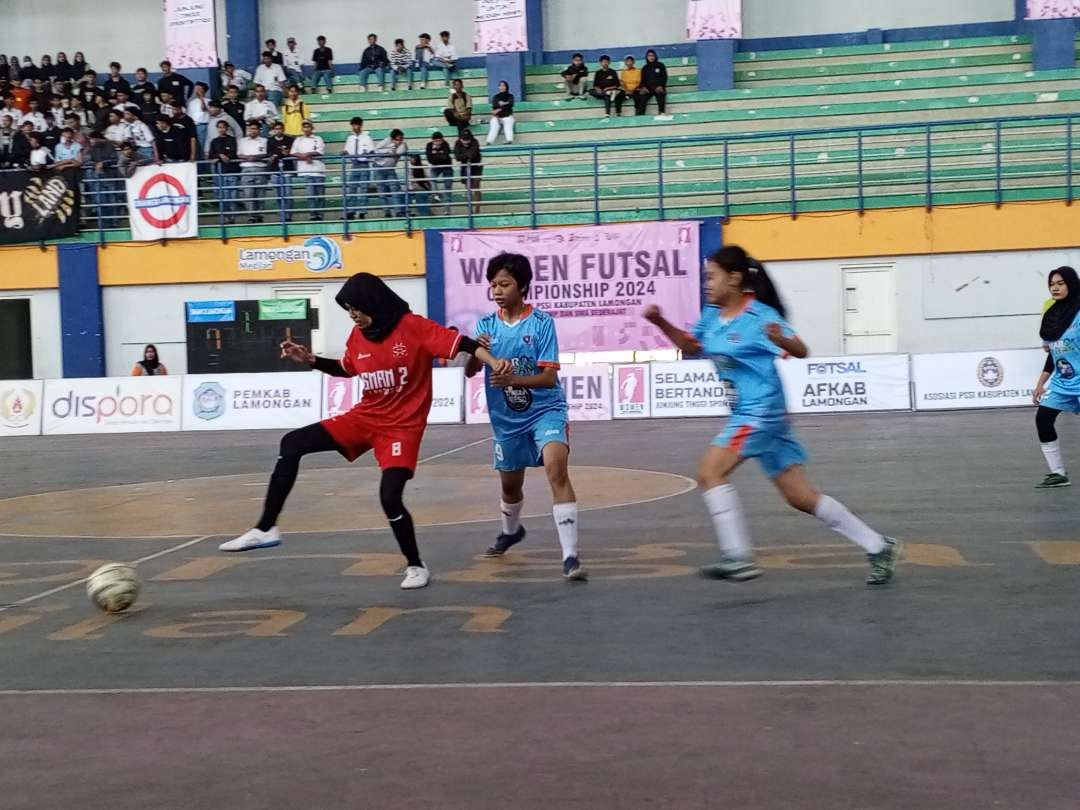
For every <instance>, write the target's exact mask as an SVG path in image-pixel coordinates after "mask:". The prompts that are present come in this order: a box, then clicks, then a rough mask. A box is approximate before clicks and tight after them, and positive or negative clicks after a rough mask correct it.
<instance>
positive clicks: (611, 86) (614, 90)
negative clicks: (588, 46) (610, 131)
mask: <svg viewBox="0 0 1080 810" xmlns="http://www.w3.org/2000/svg"><path fill="white" fill-rule="evenodd" d="M589 95H590V96H592V97H593V98H598V99H601V100H603V102H604V117H605V118H607V117H608V116H610V115H611V105H612V103H613V102H614V104H615V114H616V115H622V105H623V101H625V100H626V94H625V93H623V91H622V88H621V87H620V86H619V76H618V74H617V73H616V72H615V71H614V70H612V69H611V57H610V56H608V55H607V54H604V55H603V56H601V57H600V67H599V68H598V69H597V71H596V73H594V74H593V82H592V89H591V90H589Z"/></svg>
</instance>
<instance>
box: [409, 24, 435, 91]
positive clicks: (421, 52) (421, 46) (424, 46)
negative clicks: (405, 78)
mask: <svg viewBox="0 0 1080 810" xmlns="http://www.w3.org/2000/svg"><path fill="white" fill-rule="evenodd" d="M417 39H419V40H420V41H419V42H418V43H417V44H416V46H415V47H414V48H413V63H412V68H411V69H410V71H409V86H410V87H412V85H413V78H414V74H415V72H416V71H417V70H419V71H420V89H421V90H427V80H428V71H429V70H430V69H431V60H432V59H434V58H435V49H434V48H432V47H431V34H421V35H420V36H419V37H417Z"/></svg>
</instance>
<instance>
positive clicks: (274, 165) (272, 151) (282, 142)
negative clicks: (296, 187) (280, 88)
mask: <svg viewBox="0 0 1080 810" xmlns="http://www.w3.org/2000/svg"><path fill="white" fill-rule="evenodd" d="M295 140H296V138H295V137H293V136H292V135H286V134H285V124H283V123H282V122H281V121H275V122H274V123H273V124H272V125H271V126H270V137H268V138H267V139H266V154H268V155H270V160H268V161H267V163H266V170H267V171H268V172H277V173H276V174H274V175H273V176H272V177H271V178H270V182H271V184H272V185H273V187H274V196H276V197H277V198H278V201H279V202H280V203H281V208H282V210H283V211H285V221H286V222H292V214H290V213H289V210H290V208H291V207H292V204H291V203H290V202H289V199H290V196H291V195H290V187H291V185H292V178H293V172H295V171H296V160H295V158H293V157H291V154H292V145H293V141H295ZM279 170H280V171H279Z"/></svg>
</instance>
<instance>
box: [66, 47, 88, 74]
mask: <svg viewBox="0 0 1080 810" xmlns="http://www.w3.org/2000/svg"><path fill="white" fill-rule="evenodd" d="M88 70H90V66H89V65H88V64H86V57H85V56H83V52H82V51H75V55H74V56H72V57H71V76H70V77H69V78H70V79H71V81H78V79H79V77H81V76H85V75H86V71H88Z"/></svg>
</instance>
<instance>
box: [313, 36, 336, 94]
mask: <svg viewBox="0 0 1080 810" xmlns="http://www.w3.org/2000/svg"><path fill="white" fill-rule="evenodd" d="M315 41H316V42H317V43H318V47H317V48H316V49H315V51H314V53H312V54H311V61H312V62H313V63H314V68H315V69H314V73H313V77H314V78H313V79H312V88H311V89H312V90H313V91H314V92H316V93H318V92H319V84H321V83H323V82H325V83H326V92H327V93H333V92H334V49H333V48H328V47H326V37H318V38H316V40H315Z"/></svg>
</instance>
